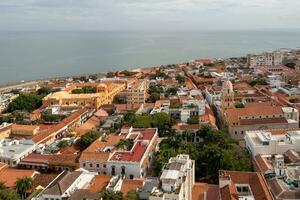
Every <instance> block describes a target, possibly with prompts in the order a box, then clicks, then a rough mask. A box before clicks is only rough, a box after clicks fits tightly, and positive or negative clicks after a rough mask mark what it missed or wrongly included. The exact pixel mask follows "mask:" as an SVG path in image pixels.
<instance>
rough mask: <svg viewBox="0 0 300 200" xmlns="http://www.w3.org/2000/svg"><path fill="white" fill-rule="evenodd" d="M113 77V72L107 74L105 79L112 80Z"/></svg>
mask: <svg viewBox="0 0 300 200" xmlns="http://www.w3.org/2000/svg"><path fill="white" fill-rule="evenodd" d="M114 76H115V73H114V72H108V73H107V74H106V77H107V78H113V77H114Z"/></svg>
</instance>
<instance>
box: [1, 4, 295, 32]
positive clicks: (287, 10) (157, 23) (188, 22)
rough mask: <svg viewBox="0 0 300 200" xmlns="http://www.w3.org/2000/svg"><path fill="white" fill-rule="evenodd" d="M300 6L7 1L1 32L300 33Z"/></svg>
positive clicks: (2, 14) (4, 7)
mask: <svg viewBox="0 0 300 200" xmlns="http://www.w3.org/2000/svg"><path fill="white" fill-rule="evenodd" d="M299 7H300V1H299V0H264V1H262V0H2V1H0V19H1V20H0V30H18V29H20V30H49V29H50V30H51V29H58V30H86V29H95V30H119V29H121V30H126V29H142V30H143V29H183V30H185V29H197V28H199V27H206V28H207V29H218V28H219V29H256V28H300V24H299V23H298V21H299V20H300V14H299V12H298V8H299Z"/></svg>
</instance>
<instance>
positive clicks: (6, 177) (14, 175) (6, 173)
mask: <svg viewBox="0 0 300 200" xmlns="http://www.w3.org/2000/svg"><path fill="white" fill-rule="evenodd" d="M37 173H38V172H36V171H34V170H23V169H13V168H7V169H4V170H2V171H1V172H0V181H1V182H3V183H4V184H5V186H6V187H8V188H11V187H14V186H15V182H16V181H17V180H18V179H20V178H24V177H34V175H35V174H37Z"/></svg>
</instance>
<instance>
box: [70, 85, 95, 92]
mask: <svg viewBox="0 0 300 200" xmlns="http://www.w3.org/2000/svg"><path fill="white" fill-rule="evenodd" d="M96 92H97V89H96V88H95V87H91V86H85V87H82V88H76V89H73V90H72V94H90V93H96Z"/></svg>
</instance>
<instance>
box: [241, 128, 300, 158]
mask: <svg viewBox="0 0 300 200" xmlns="http://www.w3.org/2000/svg"><path fill="white" fill-rule="evenodd" d="M245 142H246V147H247V148H248V150H249V151H250V152H251V154H252V156H253V157H255V156H256V155H258V154H262V155H266V154H267V155H270V154H271V155H273V154H283V153H284V152H286V151H288V150H295V151H300V129H294V130H293V129H287V130H257V131H246V134H245Z"/></svg>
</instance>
